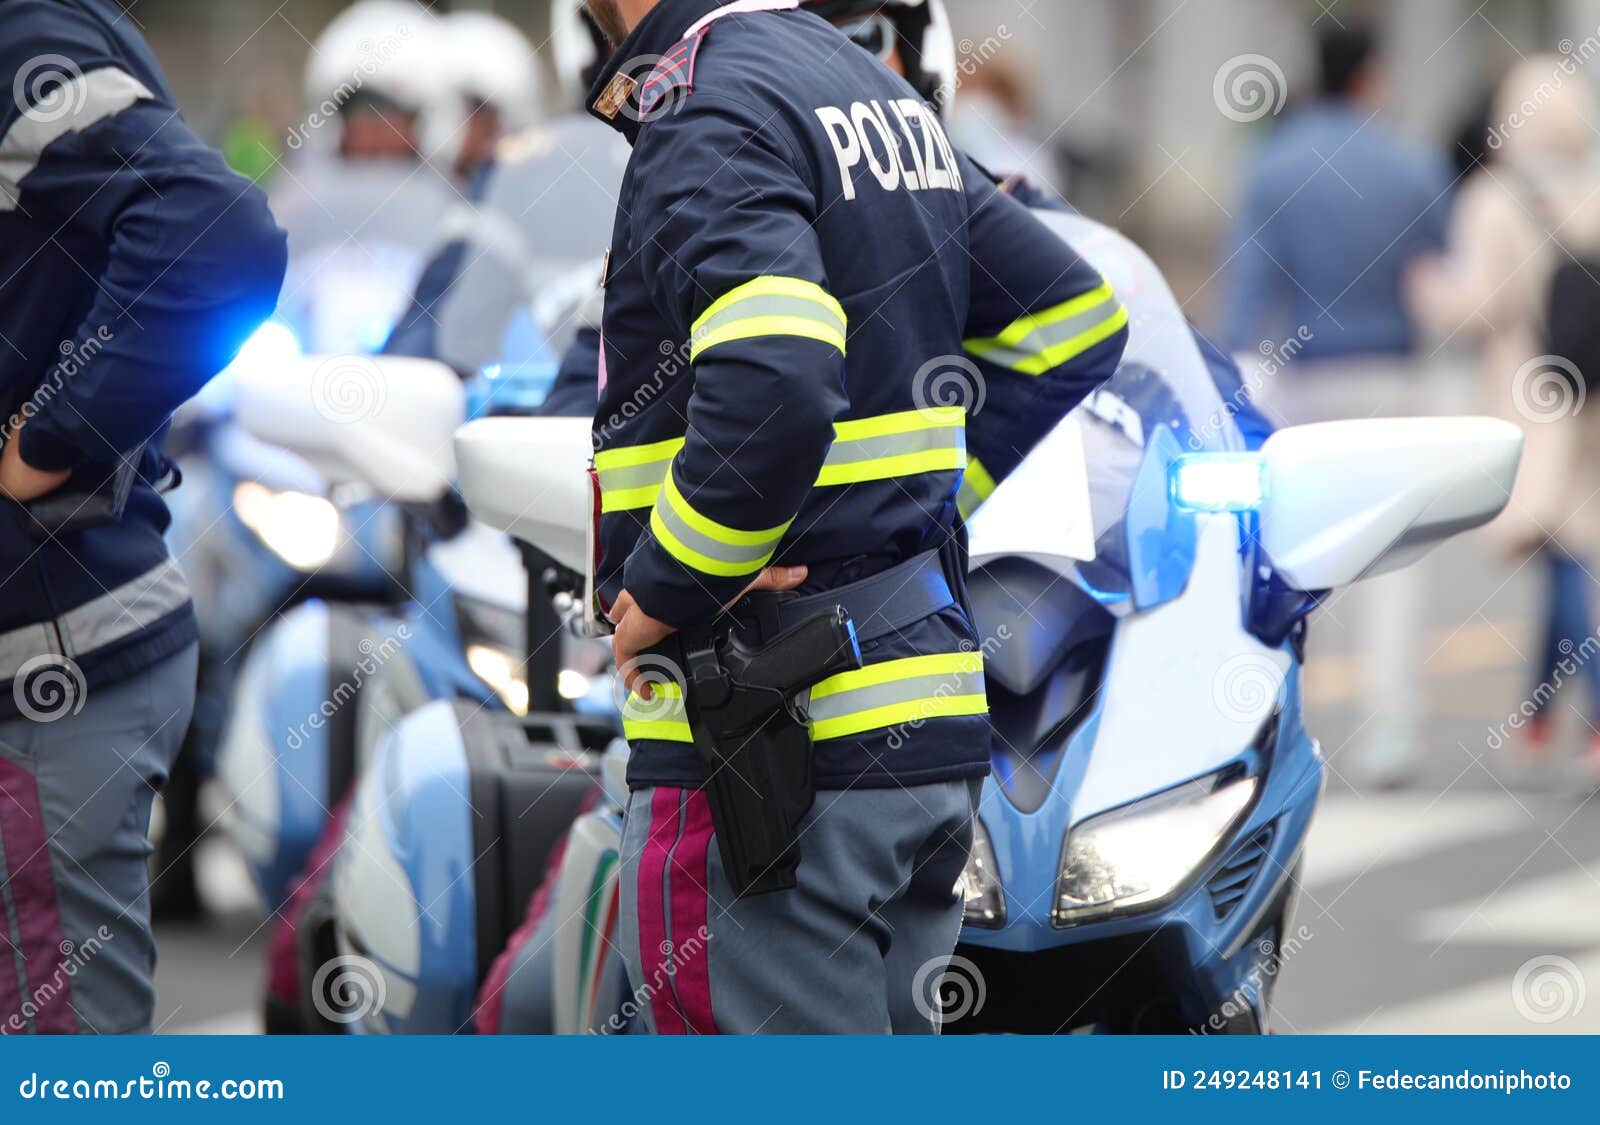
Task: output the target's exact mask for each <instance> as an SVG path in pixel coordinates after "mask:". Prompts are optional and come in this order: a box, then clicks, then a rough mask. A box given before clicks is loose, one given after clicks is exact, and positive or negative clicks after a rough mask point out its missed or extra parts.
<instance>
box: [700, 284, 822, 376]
mask: <svg viewBox="0 0 1600 1125" xmlns="http://www.w3.org/2000/svg"><path fill="white" fill-rule="evenodd" d="M848 328H849V319H848V318H847V317H846V316H845V311H844V307H843V306H842V305H840V304H839V302H838V301H837V300H835V299H834V298H833V297H832V296H831V295H830V294H829V293H828V291H827V290H826V289H824V288H822V286H820V285H817V284H815V283H813V282H810V281H802V280H801V279H799V278H795V277H758V278H756V279H755V280H754V281H749V282H746V283H745V284H743V285H741V286H739V287H738V288H737V289H735V290H733V291H732V292H731V293H727V294H725V295H723V296H722V297H721V298H719V299H718V300H717V301H715V302H714V303H713V304H712V305H711V307H710V308H708V309H707V310H706V311H705V312H704V313H703V314H701V316H700V319H698V320H697V321H695V323H694V327H693V329H692V330H691V331H690V334H689V359H690V360H691V362H692V361H694V360H697V359H699V358H700V356H701V355H702V354H703V353H705V352H706V351H708V350H709V349H711V348H714V347H717V346H718V345H719V344H728V343H732V342H733V341H735V340H748V339H752V338H755V337H758V336H800V337H804V338H806V339H811V340H817V341H820V342H821V343H824V344H828V345H830V346H832V347H835V348H838V349H839V351H840V352H841V353H843V352H844V351H845V350H846V334H847V331H848Z"/></svg>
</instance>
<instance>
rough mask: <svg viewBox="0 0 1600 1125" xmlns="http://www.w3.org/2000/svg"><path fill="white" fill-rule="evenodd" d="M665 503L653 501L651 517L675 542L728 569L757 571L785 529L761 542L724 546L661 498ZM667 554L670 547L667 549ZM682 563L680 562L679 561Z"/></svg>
mask: <svg viewBox="0 0 1600 1125" xmlns="http://www.w3.org/2000/svg"><path fill="white" fill-rule="evenodd" d="M664 498H665V499H666V500H667V501H668V502H667V503H664V504H663V503H661V502H660V501H657V503H656V508H655V514H656V516H657V517H659V518H660V520H661V522H662V523H664V524H665V525H666V527H667V530H668V531H669V532H671V533H672V535H673V537H674V538H676V539H677V541H678V542H679V543H681V544H683V545H684V546H685V547H687V548H689V550H691V551H694V552H695V553H696V554H700V555H704V556H705V557H706V558H708V559H713V560H715V561H717V562H720V563H727V564H728V565H729V566H748V567H749V568H750V569H751V570H759V569H761V567H762V566H763V565H764V564H765V563H766V561H767V560H768V559H770V558H771V557H772V552H773V551H775V550H776V549H777V547H778V543H779V541H780V540H781V539H782V538H783V532H785V531H787V530H788V525H787V524H785V525H784V526H783V527H782V528H781V529H779V532H778V534H776V535H774V536H773V537H772V538H771V539H769V540H768V541H766V542H765V543H724V542H723V541H722V540H720V539H713V538H711V536H709V535H703V534H701V533H700V532H698V531H696V530H695V529H694V528H692V527H690V526H689V525H688V523H686V522H685V521H684V519H683V517H682V516H680V515H679V514H678V511H677V509H676V508H675V507H674V506H673V505H672V503H671V497H664ZM667 549H668V550H669V551H670V550H671V548H670V547H668V548H667ZM680 561H682V560H680Z"/></svg>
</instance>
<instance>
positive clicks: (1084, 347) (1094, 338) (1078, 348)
mask: <svg viewBox="0 0 1600 1125" xmlns="http://www.w3.org/2000/svg"><path fill="white" fill-rule="evenodd" d="M1127 324H1128V310H1127V309H1126V308H1123V307H1121V306H1118V308H1117V311H1116V312H1115V313H1113V314H1112V316H1111V318H1110V319H1109V320H1106V321H1103V322H1102V323H1100V324H1098V325H1096V326H1095V327H1093V328H1091V329H1089V330H1088V331H1086V332H1081V333H1079V334H1078V335H1076V336H1074V337H1073V338H1072V339H1070V340H1067V341H1066V342H1064V343H1061V344H1057V345H1056V346H1055V347H1053V348H1050V349H1049V350H1048V351H1046V352H1043V353H1042V354H1040V355H1038V356H1036V357H1034V358H1033V359H1030V360H1027V361H1025V362H1023V363H1021V364H1019V365H1018V366H1017V370H1018V371H1020V372H1022V373H1023V374H1024V375H1043V374H1044V373H1045V372H1047V371H1054V370H1055V369H1056V368H1057V367H1060V366H1061V365H1062V364H1063V363H1066V362H1067V361H1068V360H1070V359H1073V358H1075V357H1077V356H1080V355H1082V354H1083V353H1084V352H1086V351H1088V350H1089V349H1090V348H1092V347H1094V346H1095V345H1096V344H1099V343H1102V342H1104V341H1106V340H1109V339H1110V338H1111V337H1112V336H1114V335H1116V334H1117V333H1118V332H1120V331H1121V330H1122V329H1123V328H1125V327H1126V326H1127Z"/></svg>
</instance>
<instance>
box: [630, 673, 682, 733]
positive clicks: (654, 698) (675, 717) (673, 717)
mask: <svg viewBox="0 0 1600 1125" xmlns="http://www.w3.org/2000/svg"><path fill="white" fill-rule="evenodd" d="M650 689H651V698H650V699H648V700H644V699H640V698H639V694H638V693H637V692H630V693H629V694H628V698H627V701H626V702H624V703H623V705H622V733H623V737H625V738H627V739H628V741H630V742H632V741H634V740H636V739H641V738H648V739H652V740H654V741H656V742H693V741H694V732H693V731H691V730H690V729H689V720H688V717H687V714H686V712H685V711H684V707H683V689H682V688H681V687H680V686H679V685H677V684H676V683H670V682H668V683H652V684H651V685H650Z"/></svg>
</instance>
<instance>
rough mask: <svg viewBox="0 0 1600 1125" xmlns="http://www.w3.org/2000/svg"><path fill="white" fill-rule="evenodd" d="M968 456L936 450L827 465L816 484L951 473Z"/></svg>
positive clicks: (822, 486) (963, 452)
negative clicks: (850, 463) (846, 463)
mask: <svg viewBox="0 0 1600 1125" xmlns="http://www.w3.org/2000/svg"><path fill="white" fill-rule="evenodd" d="M966 456H967V454H966V451H965V450H964V449H933V450H929V451H927V452H925V453H903V454H900V455H899V456H896V457H879V458H877V459H875V460H872V461H859V462H857V463H855V464H853V465H824V466H823V468H822V472H821V473H819V474H817V485H816V486H817V487H818V488H830V487H834V486H837V485H842V484H865V483H867V482H868V481H875V480H891V479H893V478H894V477H909V476H915V475H917V474H918V473H937V472H952V471H954V470H956V469H959V468H961V466H962V465H963V464H965V462H966Z"/></svg>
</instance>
